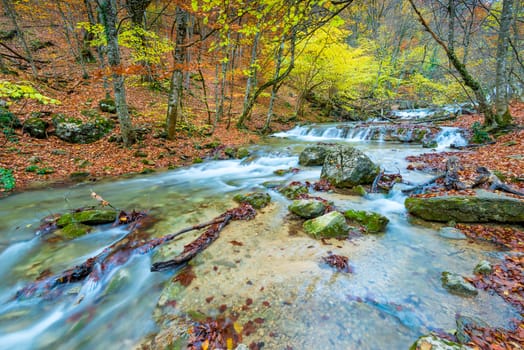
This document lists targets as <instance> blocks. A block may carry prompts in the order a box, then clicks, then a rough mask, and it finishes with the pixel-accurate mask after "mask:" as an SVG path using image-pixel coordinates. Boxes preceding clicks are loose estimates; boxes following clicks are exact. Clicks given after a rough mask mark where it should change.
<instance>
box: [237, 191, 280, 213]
mask: <svg viewBox="0 0 524 350" xmlns="http://www.w3.org/2000/svg"><path fill="white" fill-rule="evenodd" d="M233 200H234V201H235V202H237V203H248V204H250V205H251V206H252V207H253V208H255V209H261V208H264V207H267V205H268V204H269V202H271V196H270V195H269V194H268V193H265V192H251V193H245V194H241V193H240V194H237V195H235V196H234V197H233Z"/></svg>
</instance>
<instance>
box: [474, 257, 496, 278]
mask: <svg viewBox="0 0 524 350" xmlns="http://www.w3.org/2000/svg"><path fill="white" fill-rule="evenodd" d="M473 272H474V273H476V274H478V275H490V274H491V272H493V266H491V263H490V262H489V261H486V260H482V261H481V262H479V263H478V264H477V266H475V269H474V270H473Z"/></svg>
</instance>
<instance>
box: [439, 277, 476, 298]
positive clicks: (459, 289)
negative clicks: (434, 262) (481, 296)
mask: <svg viewBox="0 0 524 350" xmlns="http://www.w3.org/2000/svg"><path fill="white" fill-rule="evenodd" d="M441 280H442V287H444V288H445V289H446V290H447V291H448V292H450V293H451V294H455V295H460V296H464V297H470V296H475V295H477V294H478V291H477V289H476V288H475V286H473V285H472V284H471V283H469V282H468V281H466V280H465V279H464V277H462V276H461V275H459V274H456V273H453V272H447V271H444V272H442V278H441Z"/></svg>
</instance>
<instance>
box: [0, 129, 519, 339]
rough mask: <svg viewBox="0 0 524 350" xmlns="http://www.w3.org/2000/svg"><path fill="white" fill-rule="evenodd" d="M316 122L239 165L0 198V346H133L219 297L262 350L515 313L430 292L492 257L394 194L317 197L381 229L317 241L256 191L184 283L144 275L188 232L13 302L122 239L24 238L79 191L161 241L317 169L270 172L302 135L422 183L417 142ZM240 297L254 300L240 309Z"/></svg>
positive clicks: (497, 304)
mask: <svg viewBox="0 0 524 350" xmlns="http://www.w3.org/2000/svg"><path fill="white" fill-rule="evenodd" d="M316 129H318V130H320V131H318V133H317V134H316V135H311V134H309V133H308V132H302V131H303V129H300V128H297V129H293V130H290V131H289V132H287V133H280V134H277V135H276V136H278V137H272V138H269V139H268V140H267V141H266V142H265V143H264V144H262V145H258V146H255V147H253V148H252V155H251V156H250V157H249V158H246V159H244V160H224V161H207V162H204V163H202V164H198V165H194V166H191V167H186V168H181V169H177V170H173V171H168V172H164V173H159V174H152V175H147V176H140V177H134V178H128V179H120V180H114V181H104V182H100V183H93V184H80V185H76V186H72V187H69V188H60V189H47V190H39V191H31V192H25V193H20V194H16V195H13V196H11V197H8V198H5V199H2V200H0V215H1V218H2V220H1V221H0V281H1V282H0V349H99V348H107V349H126V348H132V347H134V346H137V345H138V344H140V342H141V341H143V339H144V337H146V336H147V335H149V334H154V333H157V332H159V331H161V330H162V328H163V327H164V328H165V327H167V326H169V325H170V323H169V322H170V320H172V319H175V321H173V325H174V324H175V323H176V318H177V317H178V316H180V315H186V314H195V313H203V314H206V315H217V314H218V313H219V311H218V309H219V308H220V307H221V306H223V305H226V306H227V309H226V311H225V314H227V313H228V312H232V311H237V312H239V313H240V319H239V320H241V321H247V320H253V319H257V318H258V319H259V320H260V319H263V321H264V322H263V323H261V322H259V323H260V324H258V328H257V330H256V331H255V332H254V333H253V334H251V335H250V336H249V337H247V339H246V340H249V341H251V340H253V341H260V342H263V343H264V344H265V347H264V348H265V349H284V348H286V346H289V347H290V348H293V349H321V348H323V349H407V348H408V347H409V345H410V344H411V343H412V342H413V341H414V340H415V339H416V338H417V337H418V336H420V335H422V334H423V333H426V332H428V330H432V329H445V330H448V329H452V328H454V319H455V315H456V314H465V315H471V316H479V317H481V318H483V319H484V320H486V321H487V322H488V323H490V324H491V325H493V326H507V325H508V322H509V321H508V320H509V319H511V318H512V317H516V316H517V314H516V313H515V312H514V311H513V309H512V308H511V307H509V306H507V305H506V304H505V303H504V302H503V301H502V300H501V299H500V298H499V297H498V296H496V295H489V294H487V293H485V292H482V291H481V292H480V293H479V295H478V296H477V297H475V298H462V297H458V296H454V295H451V294H449V293H447V292H446V291H445V290H443V288H442V287H441V286H440V273H441V272H442V271H444V270H449V271H453V272H457V273H461V274H465V275H468V274H471V271H472V269H473V267H474V266H475V264H476V263H477V262H478V261H479V260H482V259H488V260H490V259H491V260H493V259H495V258H496V257H497V256H498V254H500V253H499V252H496V251H494V248H493V247H492V246H488V245H482V244H477V243H470V242H468V241H466V240H450V239H446V238H442V237H440V236H439V235H438V234H437V230H436V229H437V227H433V226H421V225H417V224H416V223H414V222H412V221H411V220H410V218H409V217H408V216H407V214H406V210H405V209H404V206H403V201H404V199H405V197H404V196H403V195H402V194H401V192H400V191H399V190H398V189H396V190H394V191H393V192H392V193H390V194H388V195H384V194H373V195H368V196H367V197H355V196H349V195H342V194H336V193H319V194H318V195H320V196H323V197H325V198H327V199H329V200H332V201H334V203H335V205H336V206H337V207H338V208H339V209H348V208H355V209H359V210H372V211H376V212H380V213H382V214H383V215H385V216H387V217H388V218H389V219H390V224H389V225H388V228H387V232H386V233H384V234H380V235H367V236H363V237H357V238H354V239H352V240H350V241H336V240H335V241H330V242H320V241H316V240H314V239H312V238H310V237H308V236H307V235H305V234H304V233H303V232H302V231H301V229H300V222H298V221H295V220H293V219H292V218H290V217H289V216H288V212H287V205H288V204H289V201H288V200H287V199H285V198H283V197H282V196H281V195H279V194H278V192H276V191H272V190H269V192H270V194H271V196H272V200H273V203H272V204H271V205H270V206H269V207H267V208H265V209H263V210H261V211H260V213H259V214H258V215H257V217H256V218H255V219H254V220H252V221H249V222H233V223H232V224H230V225H229V226H228V227H226V229H224V231H223V232H222V233H221V236H220V238H219V239H218V240H217V241H216V242H215V243H213V245H211V247H209V248H208V249H207V250H206V251H204V252H203V253H201V254H200V255H199V256H198V257H197V258H195V259H194V261H193V262H192V264H193V265H194V267H193V270H194V272H195V274H196V276H197V277H196V279H195V280H194V281H193V282H192V283H191V284H190V285H189V286H188V287H187V288H184V287H181V286H180V284H179V283H171V282H170V281H171V280H172V279H173V277H174V276H175V274H176V271H168V272H162V273H158V272H154V273H153V272H150V266H151V264H152V262H154V261H158V260H159V259H161V258H165V257H169V256H170V255H172V254H176V253H177V252H179V251H180V250H181V249H182V247H183V244H184V243H187V242H188V241H189V240H191V239H193V238H194V237H196V234H188V235H187V237H184V238H182V239H180V240H176V241H174V242H172V243H171V244H169V245H168V246H166V247H163V248H162V249H159V251H158V252H154V253H151V254H145V255H137V256H134V257H133V258H131V259H130V260H129V261H127V262H125V263H124V264H123V265H122V266H120V267H117V268H115V269H114V270H112V271H111V272H110V273H106V274H102V275H100V278H90V279H88V280H86V281H84V282H83V283H76V284H71V285H70V286H68V288H67V289H66V290H65V292H64V293H63V294H61V295H53V294H52V293H51V294H49V295H45V294H44V295H42V296H38V295H37V296H34V297H31V298H24V299H22V298H18V299H17V298H15V294H16V292H17V291H18V290H19V289H21V288H23V287H24V286H25V285H27V284H28V283H30V282H31V281H34V280H35V279H36V278H38V276H41V275H42V274H43V273H44V272H47V273H59V272H60V271H63V270H65V269H67V268H69V267H72V266H75V265H76V264H79V263H81V262H83V261H85V260H86V259H87V258H88V257H91V256H94V255H96V254H97V253H98V252H100V251H101V250H102V249H103V248H104V247H107V246H108V245H110V244H111V243H113V242H115V241H117V240H119V239H121V238H123V237H124V236H125V235H126V232H127V231H126V230H125V228H122V227H111V225H106V226H101V227H99V228H98V229H97V230H96V231H94V232H92V233H90V234H88V235H86V236H84V237H81V238H77V239H75V240H72V241H60V240H56V239H55V240H53V239H46V237H40V236H35V231H36V228H37V227H38V225H39V220H40V219H41V218H43V217H45V216H47V215H50V214H53V213H61V212H65V211H67V210H70V209H74V208H78V207H82V206H86V205H91V204H93V203H92V200H91V199H90V196H89V195H90V192H91V191H95V192H97V193H99V194H101V195H102V196H103V197H104V198H105V199H107V200H109V201H110V202H111V203H112V204H113V205H114V206H117V207H120V208H125V209H128V210H131V209H137V210H140V209H146V210H148V211H149V213H150V215H152V216H154V217H156V218H158V219H159V221H158V223H157V224H156V225H155V226H154V227H153V228H152V229H150V230H149V233H150V234H151V236H161V235H165V234H168V233H171V232H175V231H177V230H179V229H181V228H185V227H188V226H191V225H193V224H196V223H199V222H205V221H208V220H210V219H211V218H213V217H215V216H216V215H218V214H220V213H222V212H223V211H224V210H226V209H228V208H231V207H234V206H235V205H236V204H235V203H234V202H233V201H232V197H233V196H234V195H235V194H237V193H241V192H246V191H252V190H260V189H263V188H264V187H263V186H262V184H263V183H264V182H267V181H283V182H285V181H304V180H308V181H311V182H314V181H316V180H318V177H319V174H320V167H302V168H301V171H300V172H298V173H296V174H293V173H290V174H287V175H285V176H284V177H281V176H277V175H274V174H273V172H274V171H275V170H277V169H287V168H289V167H298V154H299V153H300V151H301V150H302V149H303V148H304V147H305V146H307V145H308V144H311V143H312V142H317V141H327V142H333V141H335V142H341V143H348V144H351V145H354V146H355V147H357V148H359V149H361V150H362V151H364V152H365V153H366V154H367V155H368V156H370V158H371V159H373V160H374V161H375V162H377V163H378V164H380V166H381V168H382V169H385V170H386V171H387V172H393V173H396V172H400V173H401V174H402V176H403V177H404V179H407V180H409V181H412V182H414V183H420V182H423V181H425V180H426V179H428V176H427V175H425V174H422V173H418V172H412V171H407V170H406V161H405V160H404V158H405V157H406V156H407V155H412V154H419V153H422V152H424V151H425V150H423V149H422V148H421V146H419V145H412V144H401V143H387V142H380V141H362V140H366V138H364V137H362V138H360V139H358V140H357V138H356V137H351V138H347V137H340V134H338V133H336V132H335V131H333V129H332V126H318V127H316ZM330 130H331V131H330ZM441 134H442V137H441V139H440V142H441V147H445V145H446V142H448V141H449V138H457V137H459V136H457V135H456V133H454V132H453V131H450V130H445V131H443V132H442V133H441ZM455 142H456V140H455ZM447 144H449V143H447ZM232 242H235V243H236V244H232ZM329 251H332V252H334V253H337V254H341V255H345V256H348V257H349V260H350V265H351V266H352V268H353V273H351V274H343V273H338V272H335V271H333V270H332V269H330V268H328V267H327V266H325V265H324V264H322V263H321V258H322V257H323V256H326V255H327V254H328V252H329ZM166 286H167V288H165V287H166ZM247 299H250V300H251V301H253V302H252V303H251V302H249V303H248V304H250V305H249V306H247V307H246V305H244V304H246V300H247ZM241 306H244V308H241ZM173 327H174V326H173ZM173 332H174V331H173Z"/></svg>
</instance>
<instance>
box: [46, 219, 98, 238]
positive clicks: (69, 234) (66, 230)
mask: <svg viewBox="0 0 524 350" xmlns="http://www.w3.org/2000/svg"><path fill="white" fill-rule="evenodd" d="M91 229H92V228H91V226H87V225H84V224H80V223H77V222H72V223H70V224H67V225H66V226H64V227H62V228H61V229H60V230H57V231H56V232H55V234H56V235H57V236H60V237H62V238H65V239H75V238H77V237H81V236H83V235H85V234H87V233H89V231H91Z"/></svg>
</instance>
